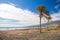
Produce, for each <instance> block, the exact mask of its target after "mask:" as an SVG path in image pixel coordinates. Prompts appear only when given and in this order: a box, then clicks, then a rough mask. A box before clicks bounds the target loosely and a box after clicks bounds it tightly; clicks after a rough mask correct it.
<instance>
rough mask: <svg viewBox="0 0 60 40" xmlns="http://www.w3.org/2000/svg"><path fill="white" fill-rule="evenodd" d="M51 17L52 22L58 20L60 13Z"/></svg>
mask: <svg viewBox="0 0 60 40" xmlns="http://www.w3.org/2000/svg"><path fill="white" fill-rule="evenodd" d="M51 17H52V21H56V20H60V11H58V12H57V13H53V14H51Z"/></svg>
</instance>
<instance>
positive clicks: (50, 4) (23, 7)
mask: <svg viewBox="0 0 60 40" xmlns="http://www.w3.org/2000/svg"><path fill="white" fill-rule="evenodd" d="M39 5H40V6H41V5H44V6H46V7H47V10H49V12H50V15H51V16H52V17H53V19H52V20H60V19H59V17H60V16H59V14H60V0H0V25H1V24H6V26H7V24H20V25H24V26H26V25H27V24H28V25H34V24H35V25H36V24H39V17H38V11H37V9H36V8H37V6H39ZM57 14H58V15H57ZM53 15H54V16H53ZM57 17H58V18H57ZM43 22H44V21H43Z"/></svg>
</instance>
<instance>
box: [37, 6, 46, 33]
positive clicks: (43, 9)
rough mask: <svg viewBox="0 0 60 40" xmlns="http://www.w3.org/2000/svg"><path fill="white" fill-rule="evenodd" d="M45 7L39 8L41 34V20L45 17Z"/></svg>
mask: <svg viewBox="0 0 60 40" xmlns="http://www.w3.org/2000/svg"><path fill="white" fill-rule="evenodd" d="M45 9H46V7H45V6H38V7H37V10H38V11H39V17H40V33H41V18H42V17H43V13H44V11H45Z"/></svg>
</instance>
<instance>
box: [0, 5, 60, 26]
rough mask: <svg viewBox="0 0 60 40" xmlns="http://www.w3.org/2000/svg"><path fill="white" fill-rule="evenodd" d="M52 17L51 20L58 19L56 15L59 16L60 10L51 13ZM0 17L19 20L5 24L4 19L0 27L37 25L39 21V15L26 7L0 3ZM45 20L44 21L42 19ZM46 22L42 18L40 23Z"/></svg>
mask: <svg viewBox="0 0 60 40" xmlns="http://www.w3.org/2000/svg"><path fill="white" fill-rule="evenodd" d="M51 16H52V17H53V18H52V20H53V21H54V20H60V19H59V18H58V17H57V16H59V17H60V12H58V13H54V14H52V15H51ZM0 17H2V18H6V19H14V20H19V21H20V22H17V23H14V24H12V22H11V24H9V23H8V24H5V23H4V22H9V21H4V22H3V24H0V27H17V26H20V27H21V26H29V25H38V24H39V23H40V22H39V16H38V14H35V13H34V12H32V11H29V10H27V9H25V10H24V9H21V8H18V7H16V6H14V5H10V4H0ZM44 20H45V21H44ZM45 22H47V20H46V19H43V18H42V23H45Z"/></svg>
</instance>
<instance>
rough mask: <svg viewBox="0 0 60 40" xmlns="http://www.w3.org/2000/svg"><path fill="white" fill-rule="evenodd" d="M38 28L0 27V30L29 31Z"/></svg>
mask: <svg viewBox="0 0 60 40" xmlns="http://www.w3.org/2000/svg"><path fill="white" fill-rule="evenodd" d="M30 28H39V27H0V30H15V29H30Z"/></svg>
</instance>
